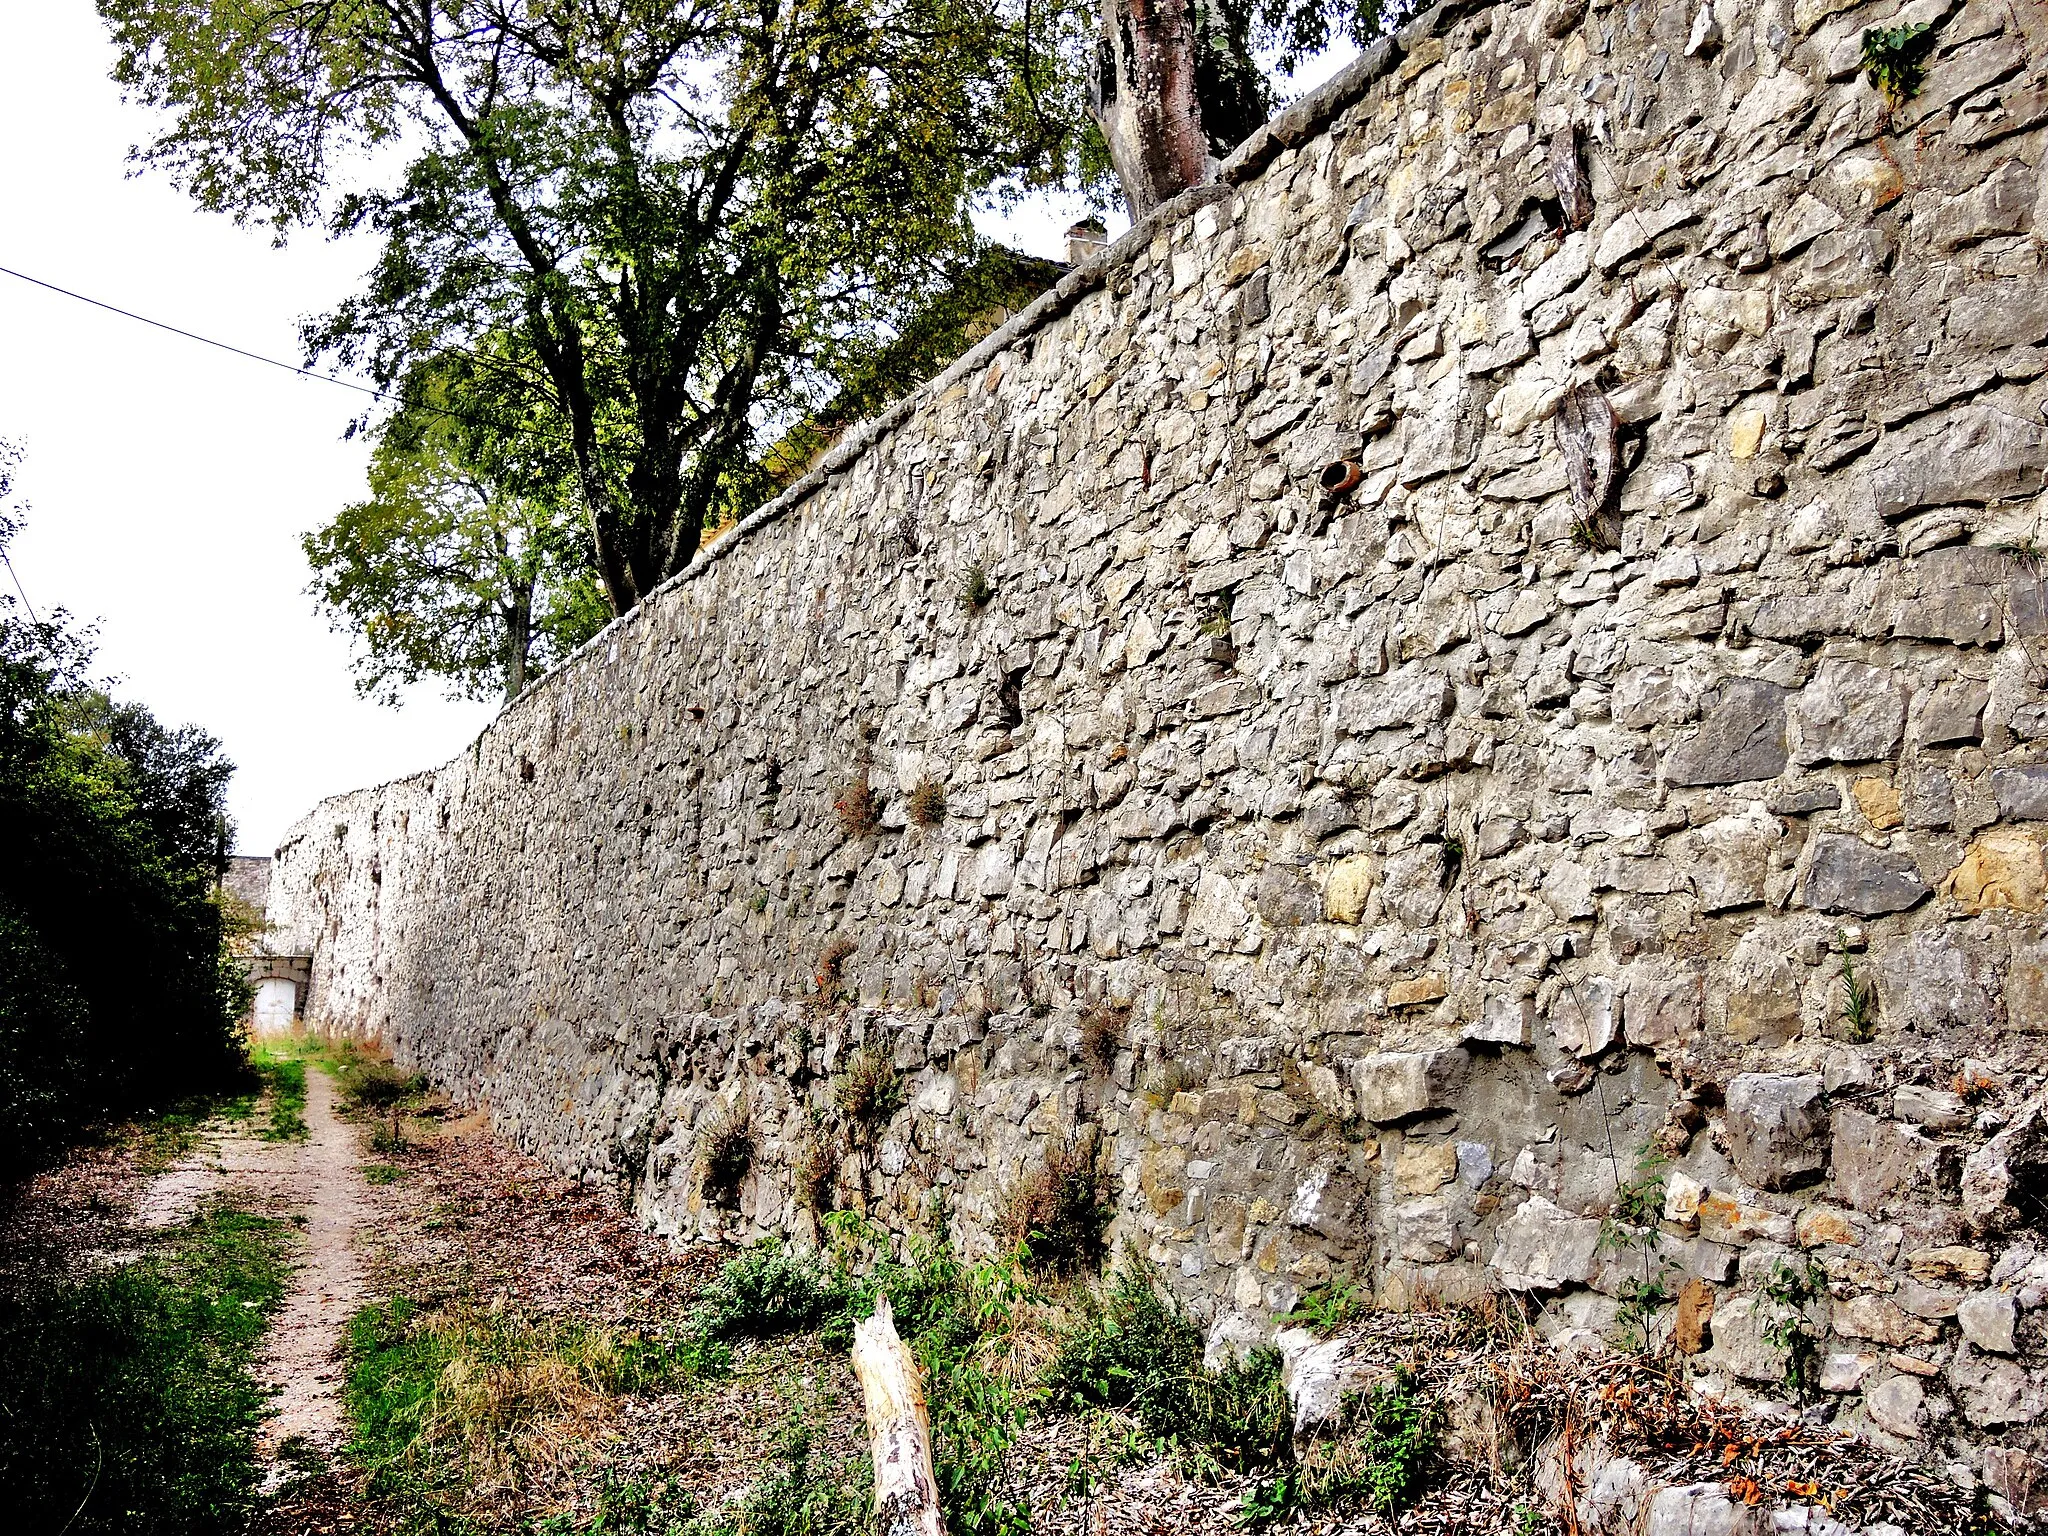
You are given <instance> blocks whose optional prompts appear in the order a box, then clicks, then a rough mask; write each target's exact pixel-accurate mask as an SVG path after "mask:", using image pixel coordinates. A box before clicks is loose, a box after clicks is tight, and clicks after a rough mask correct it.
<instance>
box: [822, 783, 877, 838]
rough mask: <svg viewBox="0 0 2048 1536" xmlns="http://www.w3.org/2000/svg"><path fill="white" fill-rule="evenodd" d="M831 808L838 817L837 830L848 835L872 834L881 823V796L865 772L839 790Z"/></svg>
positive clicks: (865, 835)
mask: <svg viewBox="0 0 2048 1536" xmlns="http://www.w3.org/2000/svg"><path fill="white" fill-rule="evenodd" d="M832 810H833V813H834V814H835V815H837V816H838V818H839V830H840V831H842V832H844V833H845V834H846V835H847V836H848V837H869V836H872V835H873V834H874V831H875V829H876V828H877V827H879V826H881V824H882V802H881V798H880V797H879V796H878V795H876V793H875V790H874V786H873V785H871V784H869V783H868V780H867V776H866V775H865V774H863V775H862V776H861V777H859V778H858V779H855V780H854V781H853V782H852V783H850V784H848V785H847V786H846V787H845V788H844V789H842V790H840V791H839V797H838V798H837V799H836V800H834V801H833V802H832Z"/></svg>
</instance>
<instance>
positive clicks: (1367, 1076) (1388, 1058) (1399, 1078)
mask: <svg viewBox="0 0 2048 1536" xmlns="http://www.w3.org/2000/svg"><path fill="white" fill-rule="evenodd" d="M1470 1066H1471V1058H1470V1057H1469V1056H1467V1055H1466V1053H1465V1052H1464V1051H1462V1050H1456V1049H1454V1050H1447V1051H1380V1052H1376V1053H1375V1054H1373V1055H1371V1056H1361V1057H1357V1058H1355V1059H1354V1060H1353V1061H1352V1062H1351V1063H1350V1071H1351V1084H1352V1091H1353V1092H1354V1093H1355V1094H1356V1095H1357V1098H1358V1113H1359V1115H1360V1116H1361V1117H1362V1118H1364V1119H1367V1120H1371V1121H1374V1122H1376V1123H1378V1124H1383V1125H1384V1124H1390V1123H1392V1122H1394V1121H1399V1120H1406V1119H1409V1118H1410V1117H1412V1116H1415V1115H1420V1114H1425V1113H1427V1112H1428V1111H1430V1110H1432V1109H1442V1108H1445V1107H1446V1106H1447V1105H1449V1104H1450V1103H1451V1102H1452V1101H1453V1100H1454V1099H1455V1097H1456V1095H1457V1093H1458V1090H1459V1089H1460V1088H1461V1087H1463V1086H1464V1081H1465V1074H1466V1071H1467V1070H1468V1069H1469V1067H1470Z"/></svg>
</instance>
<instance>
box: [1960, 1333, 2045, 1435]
mask: <svg viewBox="0 0 2048 1536" xmlns="http://www.w3.org/2000/svg"><path fill="white" fill-rule="evenodd" d="M1948 1384H1949V1386H1950V1388H1951V1389H1953V1390H1954V1392H1955V1395H1956V1402H1957V1404H1958V1405H1959V1406H1960V1407H1961V1408H1962V1410H1963V1417H1964V1418H1966V1419H1968V1420H1969V1421H1970V1422H1971V1423H1972V1424H1975V1425H1977V1426H1978V1427H1980V1428H1983V1429H1998V1428H2002V1427H2003V1426H2005V1425H2008V1424H2031V1423H2032V1422H2033V1421H2034V1420H2035V1419H2037V1418H2039V1417H2040V1416H2041V1409H2042V1407H2043V1406H2044V1404H2048V1393H2044V1392H2043V1390H2042V1387H2041V1383H2040V1382H2039V1381H2038V1380H2036V1379H2035V1377H2034V1376H2033V1375H2032V1373H2030V1372H2029V1371H2027V1370H2025V1369H2023V1368H2022V1367H2020V1366H2018V1365H2015V1364H2014V1363H2013V1362H2012V1361H2010V1360H2000V1359H1995V1358H1993V1357H1992V1356H1990V1355H1987V1354H1984V1353H1982V1352H1981V1351H1979V1350H1977V1349H1975V1348H1973V1347H1972V1346H1971V1345H1970V1344H1968V1343H1967V1342H1966V1343H1963V1344H1960V1345H1958V1346H1957V1347H1956V1353H1955V1358H1954V1359H1953V1360H1952V1361H1950V1362H1949V1367H1948Z"/></svg>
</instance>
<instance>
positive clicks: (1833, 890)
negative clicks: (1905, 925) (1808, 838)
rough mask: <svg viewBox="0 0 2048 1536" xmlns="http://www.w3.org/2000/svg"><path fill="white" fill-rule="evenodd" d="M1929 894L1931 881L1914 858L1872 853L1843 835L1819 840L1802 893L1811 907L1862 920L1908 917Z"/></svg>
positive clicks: (1814, 844)
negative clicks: (1888, 915)
mask: <svg viewBox="0 0 2048 1536" xmlns="http://www.w3.org/2000/svg"><path fill="white" fill-rule="evenodd" d="M1928 894H1929V890H1928V885H1927V882H1926V881H1925V880H1924V879H1922V878H1921V875H1920V867H1919V866H1918V865H1917V864H1915V863H1914V862H1913V858H1912V856H1911V855H1910V854H1904V853H1892V852H1889V851H1887V850H1885V849H1882V848H1873V847H1871V846H1870V845H1869V844H1868V843H1866V842H1864V841H1863V840H1862V839H1861V838H1860V837H1849V836H1845V835H1844V834H1842V833H1839V832H1822V833H1818V834H1816V835H1815V837H1814V839H1813V841H1812V844H1811V847H1810V851H1809V852H1808V854H1807V862H1806V869H1805V872H1804V873H1803V874H1802V875H1801V876H1800V878H1799V889H1798V896H1799V900H1800V902H1801V903H1802V904H1804V905H1806V906H1809V907H1815V908H1818V909H1819V910H1820V911H1822V912H1854V913H1856V914H1857V915H1858V916H1861V917H1877V916H1880V915H1881V914H1883V913H1886V912H1904V911H1906V910H1908V909H1909V908H1911V907H1914V906H1917V905H1919V903H1920V902H1922V901H1924V900H1925V899H1926V898H1927V896H1928Z"/></svg>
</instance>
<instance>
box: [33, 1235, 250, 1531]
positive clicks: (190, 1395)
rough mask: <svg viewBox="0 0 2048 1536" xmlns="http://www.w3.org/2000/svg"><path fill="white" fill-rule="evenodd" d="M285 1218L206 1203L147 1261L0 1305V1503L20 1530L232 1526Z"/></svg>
mask: <svg viewBox="0 0 2048 1536" xmlns="http://www.w3.org/2000/svg"><path fill="white" fill-rule="evenodd" d="M284 1241H285V1232H284V1228H283V1226H282V1225H281V1224H280V1223H278V1222H275V1221H271V1220H269V1219H267V1218H264V1217H260V1216H252V1215H250V1214H248V1213H247V1212H244V1211H238V1210H234V1209H232V1208H227V1207H220V1208H216V1209H213V1210H210V1211H208V1212H206V1213H204V1214H203V1215H201V1216H199V1217H198V1218H196V1219H195V1220H194V1221H193V1223H192V1224H191V1225H190V1226H189V1227H187V1228H185V1229H184V1230H182V1231H180V1232H179V1233H177V1234H176V1236H175V1237H174V1238H173V1239H172V1240H171V1242H170V1243H169V1244H168V1246H167V1247H166V1249H165V1250H164V1251H163V1252H162V1253H160V1254H157V1255H155V1256H153V1257H151V1258H148V1259H145V1260H143V1261H141V1262H139V1263H136V1264H133V1265H130V1266H128V1267H127V1268H125V1269H121V1270H118V1271H116V1272H114V1273H112V1274H107V1275H101V1276H97V1277H95V1278H93V1279H91V1280H88V1281H85V1282H84V1283H82V1284H78V1285H73V1286H68V1287H57V1288H43V1289H38V1290H34V1291H31V1292H28V1293H25V1294H23V1295H20V1296H16V1297H11V1298H8V1299H6V1300H4V1301H0V1508H5V1509H10V1510H12V1511H14V1516H13V1518H14V1521H15V1522H16V1528H17V1529H21V1530H37V1531H60V1530H64V1529H66V1522H67V1521H70V1522H71V1524H70V1526H69V1530H70V1531H71V1532H72V1533H73V1536H88V1533H92V1532H117V1531H118V1532H127V1533H135V1532H140V1533H151V1536H155V1533H163V1536H171V1533H186V1532H191V1533H201V1532H224V1531H230V1530H239V1529H240V1528H241V1525H242V1522H243V1520H244V1519H246V1517H247V1515H248V1513H249V1511H250V1510H251V1509H252V1508H253V1507H254V1497H255V1487H256V1481H257V1467H256V1454H255V1432H256V1425H257V1420H258V1418H259V1415H260V1412H261V1409H262V1406H263V1396H262V1393H261V1391H260V1390H259V1389H258V1388H257V1387H256V1385H255V1384H254V1383H253V1382H252V1381H251V1380H250V1378H249V1375H248V1367H249V1362H250V1359H251V1357H252V1355H253V1354H254V1351H255V1347H256V1344H257V1341H258V1339H259V1338H260V1337H261V1336H262V1333H263V1329H264V1326H265V1322H266V1319H267V1317H268V1314H269V1312H270V1311H271V1309H272V1308H273V1307H274V1306H275V1305H276V1303H277V1301H278V1298H279V1297H280V1296H281V1295H282V1294H283V1286H284V1277H285V1264H284V1259H283V1246H284Z"/></svg>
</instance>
